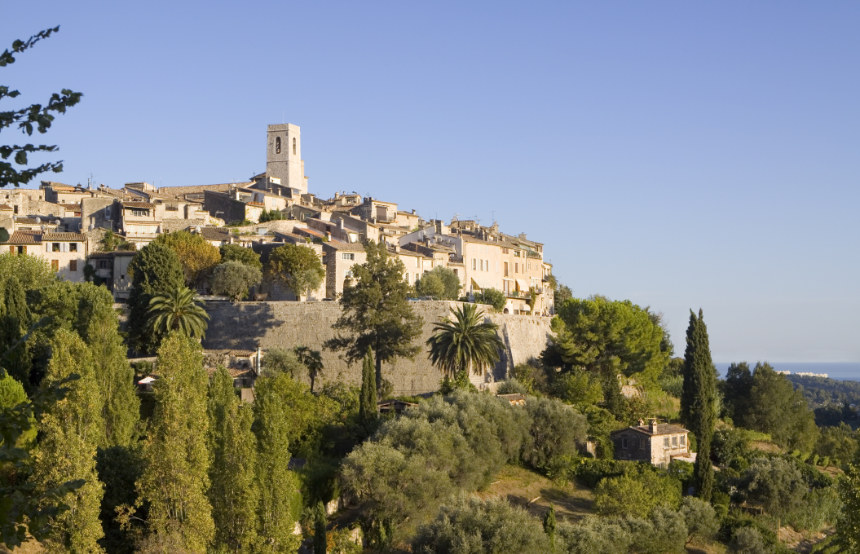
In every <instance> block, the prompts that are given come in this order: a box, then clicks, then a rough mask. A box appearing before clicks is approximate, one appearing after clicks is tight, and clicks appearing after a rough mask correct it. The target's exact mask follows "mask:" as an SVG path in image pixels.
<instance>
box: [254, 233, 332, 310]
mask: <svg viewBox="0 0 860 554" xmlns="http://www.w3.org/2000/svg"><path fill="white" fill-rule="evenodd" d="M267 272H268V274H269V275H270V276H271V277H272V278H273V279H275V280H277V281H280V282H281V283H283V284H284V285H285V286H286V287H287V288H288V289H290V290H291V291H293V293H294V294H295V295H296V298H299V299H300V298H301V297H302V296H303V295H304V296H309V295H310V294H311V293H312V292H313V291H315V290H316V289H317V288H318V287H319V286H320V283H322V280H323V277H325V269H324V268H323V265H322V262H321V261H320V259H319V256H317V253H316V252H314V250H313V249H312V248H309V247H307V246H301V245H295V244H286V245H284V246H279V247H278V248H275V249H274V250H272V253H271V254H269V262H268V267H267Z"/></svg>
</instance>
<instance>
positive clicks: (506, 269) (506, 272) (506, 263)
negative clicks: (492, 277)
mask: <svg viewBox="0 0 860 554" xmlns="http://www.w3.org/2000/svg"><path fill="white" fill-rule="evenodd" d="M507 276H508V262H505V277H507Z"/></svg>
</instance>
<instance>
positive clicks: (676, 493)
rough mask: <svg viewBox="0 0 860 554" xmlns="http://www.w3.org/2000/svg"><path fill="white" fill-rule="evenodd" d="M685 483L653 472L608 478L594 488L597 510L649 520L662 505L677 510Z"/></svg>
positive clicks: (607, 513) (608, 513)
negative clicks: (682, 483) (647, 518)
mask: <svg viewBox="0 0 860 554" xmlns="http://www.w3.org/2000/svg"><path fill="white" fill-rule="evenodd" d="M680 503H681V482H680V481H678V480H677V479H675V478H673V477H670V476H669V475H666V474H663V473H658V472H656V471H653V470H643V471H640V472H639V473H638V474H633V473H631V472H627V473H624V474H622V475H621V476H619V477H609V478H605V479H603V480H602V481H600V483H598V485H597V487H596V488H595V489H594V507H595V509H596V510H597V512H598V513H600V514H602V515H628V516H638V517H643V518H644V517H648V516H650V515H651V513H652V512H653V511H654V509H655V508H657V507H658V506H665V507H667V508H669V509H671V510H677V508H678V506H679V505H680Z"/></svg>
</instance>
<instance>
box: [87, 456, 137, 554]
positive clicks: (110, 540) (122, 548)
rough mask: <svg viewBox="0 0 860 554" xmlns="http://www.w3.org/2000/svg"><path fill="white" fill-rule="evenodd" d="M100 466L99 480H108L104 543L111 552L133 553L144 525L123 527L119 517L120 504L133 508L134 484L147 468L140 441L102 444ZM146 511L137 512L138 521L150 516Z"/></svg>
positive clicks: (105, 500)
mask: <svg viewBox="0 0 860 554" xmlns="http://www.w3.org/2000/svg"><path fill="white" fill-rule="evenodd" d="M96 470H97V471H98V476H99V481H101V482H102V483H104V497H102V503H101V521H102V527H103V528H104V532H105V536H104V539H103V540H102V546H104V548H105V550H106V551H108V552H119V553H128V554H131V553H132V552H134V544H135V542H136V536H137V534H138V533H139V531H140V530H141V529H140V526H138V525H126V526H125V528H123V526H121V525H120V523H119V521H117V508H120V509H121V510H123V509H130V507H131V506H133V505H134V503H135V501H136V500H137V495H136V494H135V490H134V484H135V483H136V482H137V480H138V479H139V478H140V475H141V473H142V472H143V460H142V459H141V452H140V447H139V445H134V447H128V446H112V447H110V448H105V449H101V448H100V449H99V451H98V453H97V455H96ZM143 512H144V510H141V512H140V513H138V514H135V519H134V521H135V522H137V521H138V519H137V518H141V519H145V518H146V514H145V513H143Z"/></svg>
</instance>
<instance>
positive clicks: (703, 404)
mask: <svg viewBox="0 0 860 554" xmlns="http://www.w3.org/2000/svg"><path fill="white" fill-rule="evenodd" d="M682 371H683V375H684V387H683V390H682V393H681V418H682V420H683V421H684V423H685V424H686V425H687V428H688V429H689V430H690V431H692V432H693V433H694V434H695V435H696V441H697V444H698V450H699V451H698V454H697V456H696V467H695V470H694V473H693V480H694V482H695V485H696V490H697V494H698V496H699V498H701V499H703V500H706V501H710V499H711V493H712V492H713V486H714V471H713V466H712V465H711V440H712V438H713V435H714V423H715V420H716V394H717V370H716V368H715V367H714V364H713V362H712V361H711V349H710V346H709V343H708V329H707V327H706V326H705V320H704V317H703V315H702V310H701V309H700V310H699V315H698V317H697V316H696V314H694V313H693V311H692V310H691V311H690V325H689V326H688V327H687V349H686V351H685V352H684V368H683V370H682Z"/></svg>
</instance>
